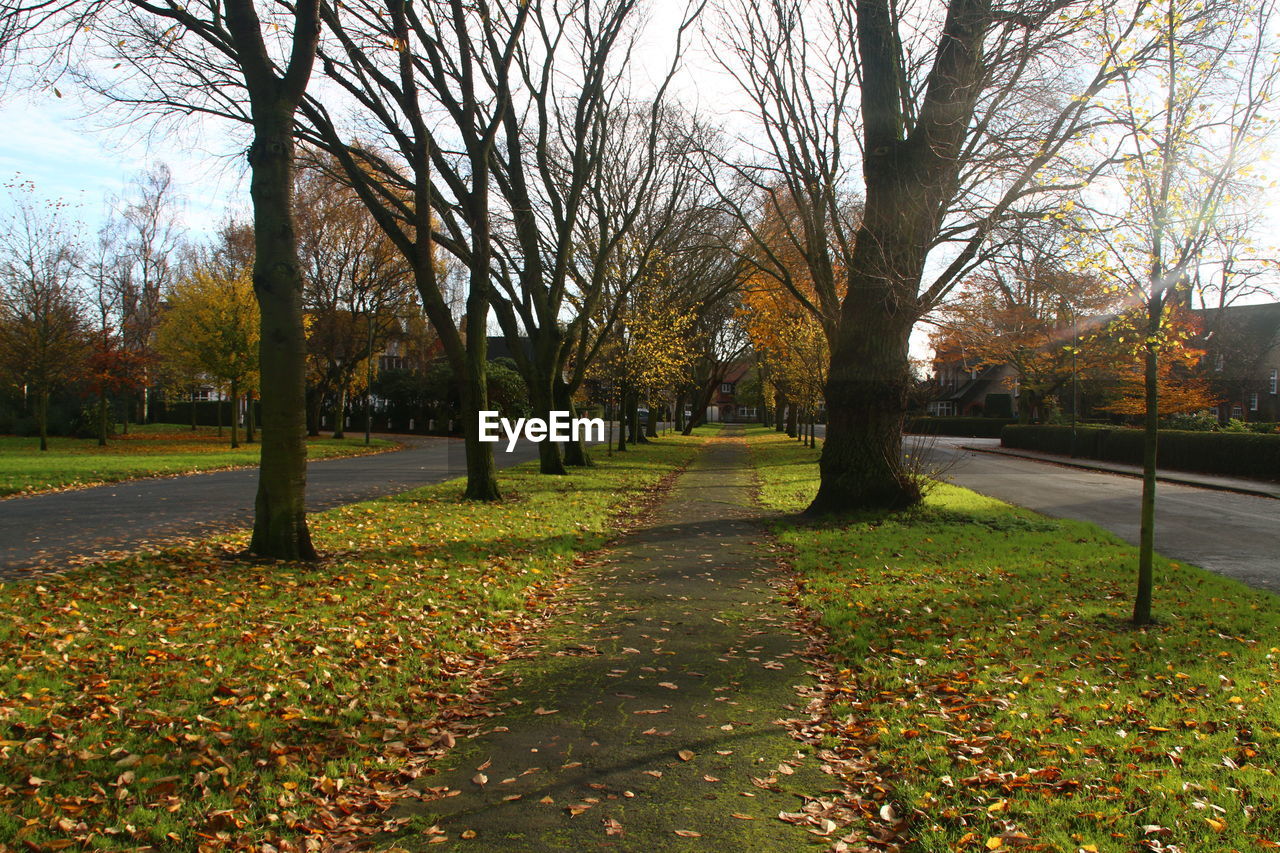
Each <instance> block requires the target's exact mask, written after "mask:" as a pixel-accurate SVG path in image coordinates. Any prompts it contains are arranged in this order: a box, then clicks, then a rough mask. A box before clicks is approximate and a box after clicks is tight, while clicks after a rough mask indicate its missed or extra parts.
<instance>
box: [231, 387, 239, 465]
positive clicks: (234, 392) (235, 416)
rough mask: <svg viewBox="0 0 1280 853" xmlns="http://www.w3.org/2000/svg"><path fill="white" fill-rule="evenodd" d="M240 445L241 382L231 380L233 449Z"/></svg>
mask: <svg viewBox="0 0 1280 853" xmlns="http://www.w3.org/2000/svg"><path fill="white" fill-rule="evenodd" d="M239 446H240V383H239V382H237V381H236V380H234V379H232V380H231V449H232V450H235V449H236V448H237V447H239Z"/></svg>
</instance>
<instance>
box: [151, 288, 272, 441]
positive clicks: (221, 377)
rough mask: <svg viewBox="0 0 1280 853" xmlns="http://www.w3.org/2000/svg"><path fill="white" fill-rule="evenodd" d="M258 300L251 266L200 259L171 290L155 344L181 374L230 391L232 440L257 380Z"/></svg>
mask: <svg viewBox="0 0 1280 853" xmlns="http://www.w3.org/2000/svg"><path fill="white" fill-rule="evenodd" d="M258 328H259V319H258V303H257V301H256V300H255V299H254V295H253V278H252V276H251V275H250V272H249V269H248V268H244V269H241V270H239V271H237V272H230V273H229V272H225V271H221V272H220V271H219V270H218V268H217V267H215V266H213V265H200V266H198V267H197V268H196V269H195V270H194V271H193V272H192V273H191V274H190V275H189V276H187V277H186V278H184V279H183V280H182V281H180V282H178V284H177V285H175V286H174V288H173V290H172V291H171V292H170V293H169V298H168V301H167V306H166V310H165V312H164V316H163V318H162V319H161V321H160V328H159V330H158V332H157V339H156V348H157V350H158V351H159V353H160V356H161V358H162V359H163V360H164V361H165V362H166V363H167V364H168V365H169V366H170V367H171V368H172V370H173V372H174V373H176V374H178V375H186V376H192V375H197V376H203V377H205V379H207V380H208V382H209V384H211V385H213V386H215V387H217V388H219V389H222V388H226V389H227V390H228V391H229V393H230V395H231V411H232V417H231V446H232V447H239V446H240V435H239V431H238V429H237V425H236V416H235V413H236V411H237V407H238V404H239V401H240V396H241V394H243V393H245V392H247V391H252V390H253V389H254V388H256V387H257V381H258Z"/></svg>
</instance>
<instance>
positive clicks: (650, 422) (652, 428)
mask: <svg viewBox="0 0 1280 853" xmlns="http://www.w3.org/2000/svg"><path fill="white" fill-rule="evenodd" d="M658 413H659V409H658V408H657V407H655V406H654V405H653V402H652V401H650V403H649V417H648V418H646V419H645V425H644V434H645V435H646V436H648V437H649V438H657V437H658Z"/></svg>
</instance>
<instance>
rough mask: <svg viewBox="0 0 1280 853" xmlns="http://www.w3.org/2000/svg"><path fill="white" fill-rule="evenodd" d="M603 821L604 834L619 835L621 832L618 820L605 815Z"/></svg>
mask: <svg viewBox="0 0 1280 853" xmlns="http://www.w3.org/2000/svg"><path fill="white" fill-rule="evenodd" d="M603 823H604V834H605V835H621V834H622V824H620V823H618V821H616V820H614V819H613V818H611V817H607V818H605V819H604V821H603Z"/></svg>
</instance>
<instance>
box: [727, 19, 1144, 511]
mask: <svg viewBox="0 0 1280 853" xmlns="http://www.w3.org/2000/svg"><path fill="white" fill-rule="evenodd" d="M1145 8H1146V5H1145V2H1142V0H1139V2H1137V3H1136V4H1126V5H1120V4H1106V3H1095V2H1092V0H1079V2H1072V0H1066V2H1057V0H1015V2H1013V3H1005V4H994V3H990V2H987V0H948V2H946V3H945V4H939V5H938V6H937V7H934V8H930V9H929V10H928V11H925V10H912V11H911V12H910V13H908V12H907V11H904V10H903V9H902V7H901V6H900V4H897V3H895V2H892V0H858V2H856V3H845V2H837V1H836V0H830V2H825V3H823V2H820V3H807V2H802V0H778V2H772V3H768V4H758V3H753V2H749V1H748V0H742V2H733V3H732V4H730V6H729V9H730V11H729V12H728V13H727V14H726V15H725V16H724V19H725V30H726V33H727V35H726V36H725V37H724V38H723V40H722V42H721V44H719V45H717V48H718V55H719V56H721V57H723V59H724V64H725V66H726V68H728V69H729V70H730V72H731V73H733V74H734V75H735V77H736V79H737V80H738V82H739V84H740V86H741V88H742V89H743V91H744V92H745V93H746V94H747V96H748V98H749V99H750V100H751V102H752V104H753V111H754V113H755V115H754V119H755V121H756V123H757V124H758V126H759V131H760V133H759V137H758V138H759V139H760V140H761V141H760V143H759V147H758V154H757V156H756V157H755V158H754V159H753V160H749V161H747V162H742V163H732V162H726V161H725V160H724V159H723V158H711V160H710V162H709V164H708V168H718V169H721V170H725V169H727V170H728V172H729V174H730V176H731V177H732V179H733V181H732V183H733V185H735V186H738V185H742V184H745V185H746V186H747V187H748V189H749V190H751V192H747V193H739V194H738V196H737V198H735V195H734V194H733V193H730V192H726V193H725V197H726V201H727V202H728V203H729V204H730V206H731V209H732V210H734V211H735V212H736V215H737V217H738V219H739V221H740V222H741V223H742V226H743V228H744V230H745V231H746V232H747V234H748V235H749V237H750V239H751V241H752V242H753V243H754V246H755V249H756V251H758V252H759V253H760V254H761V255H763V256H766V257H767V255H768V251H769V249H768V247H769V244H770V236H769V235H765V234H761V233H760V232H759V231H758V230H757V228H756V223H757V222H758V221H761V220H760V219H759V217H757V216H756V201H755V200H756V199H757V198H758V196H759V195H763V196H764V197H765V198H766V199H767V200H768V202H769V204H771V205H773V206H774V207H775V208H777V209H778V210H779V211H789V210H792V209H793V210H794V216H791V217H783V220H784V221H793V222H794V223H795V226H794V227H792V228H789V229H787V231H786V236H787V239H788V240H789V241H790V243H791V245H792V246H793V247H794V249H795V252H796V254H797V256H798V257H800V258H802V259H803V261H804V265H805V267H806V269H807V271H808V277H809V279H810V280H811V282H812V286H813V289H814V293H815V294H816V297H817V299H816V301H815V300H811V299H808V298H807V297H804V296H803V293H802V290H801V288H799V287H798V286H796V285H795V283H794V282H793V281H792V280H791V278H790V277H789V276H787V275H785V274H784V275H783V279H782V280H783V283H784V285H786V286H787V287H788V288H790V289H791V290H792V291H793V293H795V294H796V296H797V298H801V301H802V302H804V303H805V304H806V307H808V308H809V309H810V310H812V311H813V312H814V313H815V314H816V315H817V316H818V318H819V319H820V321H821V322H822V324H823V330H824V333H825V334H826V336H827V338H828V342H829V346H830V350H831V365H832V366H831V372H830V375H829V377H828V379H827V383H826V387H825V389H824V396H825V400H826V407H827V417H828V422H827V436H826V441H825V442H824V444H823V448H822V456H821V461H820V463H819V464H820V471H821V485H820V487H819V490H818V494H817V496H816V497H815V499H814V501H813V503H812V505H811V506H810V511H811V512H815V513H820V512H830V511H842V510H848V509H854V508H894V507H901V506H905V505H908V504H911V503H913V502H915V501H916V500H918V499H919V496H920V492H919V488H918V485H917V483H916V481H915V478H913V477H912V476H911V475H910V474H909V472H907V471H906V470H905V469H904V467H903V464H902V452H901V450H902V431H901V422H902V418H903V415H904V413H905V404H906V398H907V393H908V391H909V389H910V387H911V384H912V377H911V371H910V366H909V362H908V356H907V353H908V341H909V336H910V334H911V330H912V327H913V325H914V324H915V322H916V321H917V320H918V319H920V318H921V317H923V316H924V315H925V314H926V313H927V312H928V311H930V310H931V309H932V308H934V307H935V306H936V305H937V304H938V303H939V302H940V300H941V299H942V298H943V297H944V296H945V295H946V294H947V293H948V292H949V291H950V290H951V289H952V288H953V287H954V286H955V285H956V284H957V283H958V282H959V281H961V280H963V279H964V278H965V277H966V276H967V275H968V274H969V273H970V272H972V271H973V270H974V269H975V268H977V267H978V266H980V265H981V264H982V263H984V262H985V261H986V260H987V258H988V257H989V256H990V254H991V252H992V249H993V238H994V237H996V236H997V235H998V233H999V230H998V229H1000V228H1001V226H1002V225H1003V224H1005V223H1006V222H1007V221H1008V220H1009V219H1011V218H1026V217H1032V218H1038V217H1039V216H1040V215H1042V213H1043V211H1044V209H1045V202H1044V201H1042V198H1043V197H1046V196H1047V197H1050V198H1051V197H1053V196H1054V195H1056V194H1058V193H1060V192H1062V191H1063V190H1067V189H1078V188H1079V186H1081V185H1082V184H1083V183H1086V182H1087V181H1088V180H1089V179H1090V177H1092V174H1093V172H1095V171H1097V169H1099V168H1101V166H1102V164H1103V163H1105V160H1106V158H1105V157H1103V158H1101V160H1100V161H1099V162H1096V163H1094V164H1091V165H1087V166H1085V167H1084V168H1080V167H1078V166H1076V165H1073V164H1071V163H1069V162H1067V161H1066V160H1065V159H1064V156H1063V155H1064V153H1065V147H1066V145H1067V143H1068V142H1069V141H1071V140H1073V139H1075V138H1078V137H1081V136H1084V135H1086V134H1088V133H1089V132H1091V131H1094V130H1096V129H1097V128H1098V126H1099V125H1100V124H1104V123H1105V122H1106V121H1107V119H1106V118H1105V116H1099V115H1098V114H1096V113H1095V112H1094V110H1093V98H1094V96H1095V95H1097V93H1098V92H1100V91H1102V90H1103V89H1104V88H1105V87H1106V86H1107V85H1108V84H1109V83H1110V82H1112V81H1114V80H1115V79H1117V78H1118V77H1119V76H1121V74H1122V73H1124V69H1126V68H1128V67H1130V65H1131V64H1135V63H1136V64H1142V63H1144V62H1146V61H1147V60H1148V59H1149V58H1150V55H1151V54H1152V52H1153V50H1154V47H1155V46H1154V45H1153V43H1152V42H1151V40H1149V39H1147V40H1144V39H1143V38H1141V37H1138V36H1137V35H1136V34H1135V27H1136V25H1137V22H1138V20H1139V19H1140V18H1141V17H1142V15H1143V14H1144V10H1145ZM1063 69H1070V70H1069V71H1068V72H1067V73H1065V74H1064V73H1063ZM855 168H856V169H858V170H859V171H860V173H861V174H860V176H855V172H854V170H855ZM857 177H860V187H859V186H858V184H859V181H858V180H857ZM850 196H861V200H862V215H861V216H860V217H859V218H858V219H857V220H856V221H854V220H851V219H850V217H849V216H848V215H847V210H848V207H847V204H846V203H845V202H844V199H847V198H849V197H850ZM742 197H745V198H747V199H749V200H751V203H750V204H747V203H744V202H742V201H740V200H738V198H742ZM931 259H932V260H933V261H934V263H932V264H930V260H931ZM772 266H773V267H774V268H776V269H778V270H780V271H782V270H785V265H783V264H777V263H775V264H773V265H772ZM926 273H928V274H929V275H928V277H927V278H926ZM840 287H843V290H844V293H843V296H842V295H840V290H839V288H840Z"/></svg>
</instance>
